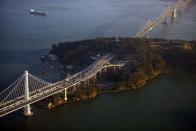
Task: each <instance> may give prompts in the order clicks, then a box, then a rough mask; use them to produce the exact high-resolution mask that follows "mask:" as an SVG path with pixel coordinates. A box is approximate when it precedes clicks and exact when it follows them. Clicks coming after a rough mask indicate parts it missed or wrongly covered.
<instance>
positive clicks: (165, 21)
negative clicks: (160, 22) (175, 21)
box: [164, 17, 169, 25]
mask: <svg viewBox="0 0 196 131" xmlns="http://www.w3.org/2000/svg"><path fill="white" fill-rule="evenodd" d="M168 23H169V19H168V17H165V20H164V24H166V25H167V24H168Z"/></svg>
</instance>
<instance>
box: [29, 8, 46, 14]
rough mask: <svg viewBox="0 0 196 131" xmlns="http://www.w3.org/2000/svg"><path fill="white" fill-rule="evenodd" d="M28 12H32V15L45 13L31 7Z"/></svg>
mask: <svg viewBox="0 0 196 131" xmlns="http://www.w3.org/2000/svg"><path fill="white" fill-rule="evenodd" d="M29 13H30V14H33V15H44V16H45V15H46V13H45V12H41V11H35V10H33V9H31V10H30V11H29Z"/></svg>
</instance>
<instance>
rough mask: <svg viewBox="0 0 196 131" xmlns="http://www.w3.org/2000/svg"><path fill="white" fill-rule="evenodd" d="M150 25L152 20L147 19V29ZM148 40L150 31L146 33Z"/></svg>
mask: <svg viewBox="0 0 196 131" xmlns="http://www.w3.org/2000/svg"><path fill="white" fill-rule="evenodd" d="M149 24H150V20H149V18H148V17H147V18H146V25H147V27H148V26H149ZM146 39H149V31H147V33H146Z"/></svg>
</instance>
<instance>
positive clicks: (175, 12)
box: [172, 9, 177, 19]
mask: <svg viewBox="0 0 196 131" xmlns="http://www.w3.org/2000/svg"><path fill="white" fill-rule="evenodd" d="M176 16H177V9H174V11H173V13H172V18H173V19H175V18H176Z"/></svg>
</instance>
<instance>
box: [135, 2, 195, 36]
mask: <svg viewBox="0 0 196 131" xmlns="http://www.w3.org/2000/svg"><path fill="white" fill-rule="evenodd" d="M191 2H192V0H176V2H175V3H174V4H173V5H171V6H167V8H166V9H165V10H164V11H163V12H162V14H161V15H160V16H159V17H158V18H156V19H155V20H154V21H150V20H149V19H148V18H147V19H145V22H144V23H143V24H142V25H141V27H140V29H139V30H138V32H137V33H136V35H135V37H136V38H141V37H146V38H148V37H149V36H148V33H149V32H150V31H151V30H152V29H154V28H155V27H156V26H157V25H158V24H159V23H163V22H164V23H166V24H167V23H168V17H169V16H172V18H173V19H175V18H176V16H177V10H181V9H182V8H184V7H187V6H189V5H190V4H191Z"/></svg>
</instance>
